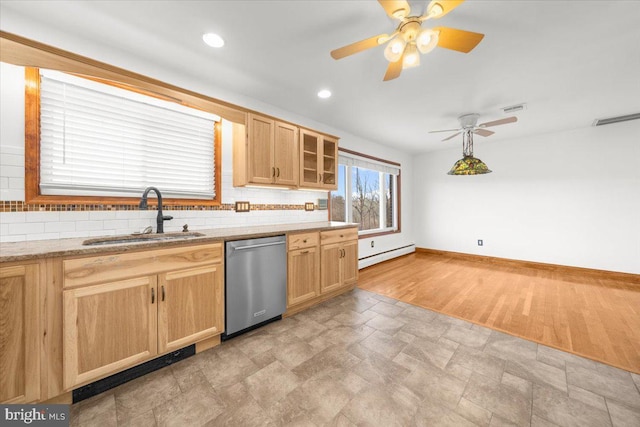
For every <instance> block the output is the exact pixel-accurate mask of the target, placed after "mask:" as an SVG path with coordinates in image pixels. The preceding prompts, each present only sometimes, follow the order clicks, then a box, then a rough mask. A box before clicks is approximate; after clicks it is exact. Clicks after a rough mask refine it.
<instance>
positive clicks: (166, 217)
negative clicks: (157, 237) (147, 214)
mask: <svg viewBox="0 0 640 427" xmlns="http://www.w3.org/2000/svg"><path fill="white" fill-rule="evenodd" d="M149 191H154V192H155V193H156V196H157V197H158V218H157V222H158V230H157V233H164V222H165V221H169V220H171V219H173V217H172V216H169V215H162V194H160V190H158V189H157V188H156V187H147V188H146V189H145V190H144V193H142V199H140V204H139V205H138V207H139V208H140V210H142V211H146V210H147V208H148V207H147V194H149Z"/></svg>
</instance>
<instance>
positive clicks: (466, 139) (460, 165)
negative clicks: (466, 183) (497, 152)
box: [448, 129, 491, 175]
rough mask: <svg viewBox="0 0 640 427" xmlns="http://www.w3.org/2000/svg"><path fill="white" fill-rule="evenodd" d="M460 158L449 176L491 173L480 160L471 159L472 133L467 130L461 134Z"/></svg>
mask: <svg viewBox="0 0 640 427" xmlns="http://www.w3.org/2000/svg"><path fill="white" fill-rule="evenodd" d="M462 156H463V157H462V158H461V159H460V160H458V161H457V162H456V163H455V164H454V165H453V167H452V168H451V170H450V171H449V172H448V174H449V175H481V174H485V173H491V169H489V168H488V167H487V165H486V164H485V163H484V162H483V161H482V160H480V159H478V158H476V157H473V131H472V130H471V129H467V130H465V131H464V132H463V134H462Z"/></svg>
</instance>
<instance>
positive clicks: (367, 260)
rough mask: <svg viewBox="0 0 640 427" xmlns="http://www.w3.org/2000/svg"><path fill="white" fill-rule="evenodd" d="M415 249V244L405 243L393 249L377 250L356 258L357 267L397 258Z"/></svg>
mask: <svg viewBox="0 0 640 427" xmlns="http://www.w3.org/2000/svg"><path fill="white" fill-rule="evenodd" d="M415 251H416V245H415V244H411V245H406V246H401V247H399V248H395V249H389V250H387V251H383V252H378V253H377V254H373V255H368V256H365V257H362V258H358V268H365V267H369V266H371V265H373V264H377V263H379V262H382V261H387V260H390V259H393V258H397V257H399V256H402V255H407V254H410V253H413V252H415Z"/></svg>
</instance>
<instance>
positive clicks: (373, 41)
mask: <svg viewBox="0 0 640 427" xmlns="http://www.w3.org/2000/svg"><path fill="white" fill-rule="evenodd" d="M388 37H389V36H388V35H387V34H379V35H377V36H373V37H369V38H368V39H365V40H360V41H359V42H355V43H351V44H349V45H346V46H343V47H341V48H338V49H335V50H332V51H331V57H332V58H333V59H341V58H344V57H345V56H349V55H353V54H354V53H358V52H362V51H363V50H367V49H371V48H372V47H376V46H378V45H379V44H380V40H386V39H387V38H388Z"/></svg>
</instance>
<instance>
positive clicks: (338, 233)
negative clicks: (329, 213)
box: [320, 228, 358, 245]
mask: <svg viewBox="0 0 640 427" xmlns="http://www.w3.org/2000/svg"><path fill="white" fill-rule="evenodd" d="M357 239H358V229H357V228H343V229H342V230H331V231H322V232H320V244H321V245H328V244H331V243H340V242H346V241H347V240H357Z"/></svg>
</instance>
